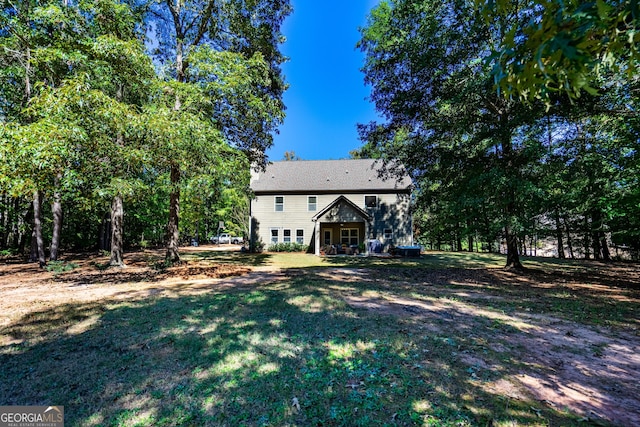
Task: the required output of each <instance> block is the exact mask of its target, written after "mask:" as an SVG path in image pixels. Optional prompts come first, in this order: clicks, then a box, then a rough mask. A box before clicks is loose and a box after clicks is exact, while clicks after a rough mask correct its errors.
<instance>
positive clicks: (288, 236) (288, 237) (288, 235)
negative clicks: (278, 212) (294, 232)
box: [282, 230, 291, 243]
mask: <svg viewBox="0 0 640 427" xmlns="http://www.w3.org/2000/svg"><path fill="white" fill-rule="evenodd" d="M283 236H284V237H283V238H282V241H283V242H284V243H291V230H284V232H283Z"/></svg>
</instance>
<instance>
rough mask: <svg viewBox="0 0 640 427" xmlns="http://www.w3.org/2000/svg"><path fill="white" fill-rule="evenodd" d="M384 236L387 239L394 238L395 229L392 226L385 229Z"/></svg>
mask: <svg viewBox="0 0 640 427" xmlns="http://www.w3.org/2000/svg"><path fill="white" fill-rule="evenodd" d="M384 238H385V240H389V239H393V230H392V229H390V228H385V229H384Z"/></svg>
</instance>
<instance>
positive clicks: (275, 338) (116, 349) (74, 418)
mask: <svg viewBox="0 0 640 427" xmlns="http://www.w3.org/2000/svg"><path fill="white" fill-rule="evenodd" d="M194 257H195V256H194ZM199 257H202V258H204V259H206V260H209V261H216V262H230V263H245V264H249V265H253V266H265V265H269V266H277V267H280V268H294V269H296V270H295V274H292V275H291V276H290V277H289V278H288V279H286V280H284V281H278V282H274V283H264V284H260V285H258V286H255V287H252V288H247V287H238V288H225V289H224V290H216V288H215V287H212V289H211V291H209V292H206V293H200V294H195V295H193V294H190V293H189V292H188V288H186V287H185V288H184V289H183V291H182V292H172V293H171V294H170V295H163V294H162V293H160V294H156V295H154V296H149V297H145V298H137V299H136V298H132V299H129V300H117V301H116V300H114V301H110V302H107V303H105V302H87V303H80V302H69V303H68V304H66V305H64V306H59V307H51V308H49V309H45V310H43V311H40V312H37V313H29V314H26V315H25V316H24V317H23V318H22V319H20V321H19V322H17V323H15V324H10V325H3V326H0V335H6V336H10V337H12V338H14V339H16V340H19V341H20V343H19V344H12V345H8V346H3V347H0V366H2V369H0V404H2V405H6V404H12V405H14V404H15V405H26V404H34V405H35V404H38V405H48V404H56V405H64V406H65V415H66V425H68V426H98V425H100V426H103V425H104V426H176V425H180V426H207V425H210V426H241V425H248V426H285V425H304V426H317V425H324V426H372V425H389V426H395V425H419V426H487V425H494V426H512V425H519V426H522V425H526V426H532V425H536V426H537V425H540V426H543V425H544V426H546V425H562V426H583V425H585V424H584V423H580V422H578V417H577V416H576V415H575V414H571V413H568V412H566V411H564V410H563V409H562V408H558V409H557V410H554V409H551V408H550V407H548V406H545V405H542V404H541V403H540V402H538V401H536V400H531V399H524V400H523V399H513V398H511V397H509V396H506V395H500V394H495V393H492V392H491V390H490V388H487V387H486V385H487V384H488V383H489V382H492V381H496V380H499V379H506V378H508V377H509V376H511V375H516V374H517V373H518V372H519V371H520V370H521V369H522V368H523V364H522V362H521V361H519V359H518V351H520V350H519V349H517V348H513V346H512V344H511V338H512V337H513V336H514V334H517V333H519V329H518V328H517V327H515V326H513V325H512V324H509V323H506V322H504V321H502V320H499V319H494V318H490V317H487V316H486V315H483V314H481V313H482V312H483V311H481V310H484V312H487V311H488V312H492V313H509V312H514V311H517V310H522V309H524V308H525V307H526V308H528V309H529V310H533V311H535V312H545V313H554V314H557V315H560V316H566V317H567V318H573V317H574V316H575V315H576V313H577V312H579V311H580V310H582V311H580V312H584V310H587V311H589V310H591V309H593V310H595V312H596V313H599V315H602V309H601V308H598V307H599V306H598V304H599V303H600V302H599V300H598V302H594V301H590V300H588V299H579V300H578V302H579V303H581V304H582V308H579V307H578V303H576V304H575V305H571V304H566V301H567V300H569V299H570V298H572V297H571V294H570V293H567V292H565V293H562V292H556V291H554V290H550V291H542V290H533V289H511V288H510V287H509V286H508V285H501V284H498V285H495V284H492V283H473V284H470V285H468V286H466V285H464V284H463V285H459V284H458V285H457V284H455V283H448V282H438V281H437V280H440V279H434V280H435V281H436V283H434V284H435V285H438V287H437V289H436V288H434V287H425V286H422V287H419V286H415V285H414V284H413V283H414V282H416V281H417V280H418V278H422V277H424V275H428V274H430V273H429V271H431V270H433V269H436V268H466V269H473V268H479V267H482V266H484V267H485V268H486V267H491V268H493V267H500V266H502V263H503V257H500V256H496V255H489V254H480V255H478V254H475V256H474V255H471V254H441V253H435V254H429V255H427V256H425V257H423V258H421V259H415V260H412V259H391V260H385V259H375V258H371V259H365V258H357V257H335V258H319V257H314V256H312V255H305V254H290V253H279V254H259V255H246V254H235V253H234V254H230V253H220V252H210V253H208V252H203V253H201V254H200V255H199ZM535 262H538V263H540V265H541V266H543V267H544V268H552V267H553V266H554V265H557V264H554V263H553V261H549V262H546V261H535ZM325 266H339V267H367V268H373V269H382V268H384V269H385V270H380V271H381V272H382V271H384V276H380V275H377V274H375V272H374V274H373V275H371V276H367V277H363V278H362V279H361V280H344V279H332V278H327V277H325V276H322V274H321V273H322V272H323V271H324V270H323V269H322V268H321V267H325ZM570 268H579V266H578V265H577V264H576V265H573V264H571V265H570ZM434 277H435V276H434ZM383 279H384V280H383ZM479 285H480V286H482V292H483V295H484V296H486V295H489V296H494V297H500V298H495V299H492V300H491V301H490V303H488V302H487V300H486V299H480V298H478V299H476V297H474V296H473V295H470V294H469V295H467V296H464V295H466V294H465V292H468V291H471V290H477V289H478V286H479ZM552 291H553V292H552ZM392 294H393V295H395V296H398V297H403V298H411V299H412V300H414V301H423V302H424V301H429V302H433V303H437V304H443V305H447V304H448V305H453V304H457V303H460V302H462V303H464V304H467V305H468V306H470V307H475V308H477V309H478V314H476V315H471V314H468V315H465V317H464V318H460V319H457V320H458V321H459V322H460V323H458V326H459V325H463V324H467V325H469V327H470V328H471V329H472V331H471V332H470V331H469V330H465V329H463V328H462V329H461V328H459V327H457V328H450V327H448V326H447V324H448V323H447V322H448V319H447V318H445V317H439V318H438V317H434V318H432V319H430V320H424V319H423V320H420V321H418V320H416V319H414V318H412V316H397V315H389V314H386V313H383V312H376V311H368V310H364V309H361V308H354V307H353V306H350V305H349V304H347V302H346V301H347V298H348V297H350V296H371V297H372V298H373V299H374V300H375V299H376V298H384V297H387V296H390V295H392ZM461 295H462V296H461ZM585 307H586V308H585ZM606 307H608V309H609V310H608V311H616V310H617V312H618V313H619V314H616V315H615V316H616V317H615V319H618V318H619V316H622V317H624V316H630V317H631V318H632V319H633V318H634V316H635V318H637V306H636V307H634V306H626V305H624V304H621V305H613V306H612V305H611V304H609V305H607V306H606ZM612 307H614V308H616V310H611V308H612ZM594 315H595V314H594ZM74 325H82V327H81V328H76V329H75V330H74V329H73V328H72V327H73V326H74ZM473 329H476V330H483V331H485V335H481V334H479V333H474V332H473ZM70 330H74V331H75V332H70ZM495 345H500V346H501V347H503V348H504V349H505V350H503V351H497V350H495ZM604 350H605V347H604V346H603V345H598V346H595V347H594V348H593V349H592V351H593V352H595V353H600V354H602V352H603V351H604ZM463 355H472V356H474V357H478V358H482V359H483V360H485V361H486V365H476V364H469V363H467V362H465V359H464V358H463V357H462V356H463ZM488 366H490V368H488ZM296 403H297V405H296ZM298 405H299V409H298Z"/></svg>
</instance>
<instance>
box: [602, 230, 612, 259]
mask: <svg viewBox="0 0 640 427" xmlns="http://www.w3.org/2000/svg"><path fill="white" fill-rule="evenodd" d="M600 250H601V251H602V259H603V260H605V261H611V252H610V251H609V245H608V244H607V237H606V236H605V234H604V232H600Z"/></svg>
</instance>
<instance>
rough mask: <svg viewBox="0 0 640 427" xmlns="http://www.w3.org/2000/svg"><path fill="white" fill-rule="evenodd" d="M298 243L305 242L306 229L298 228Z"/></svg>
mask: <svg viewBox="0 0 640 427" xmlns="http://www.w3.org/2000/svg"><path fill="white" fill-rule="evenodd" d="M296 243H299V244H303V243H304V230H296Z"/></svg>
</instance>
